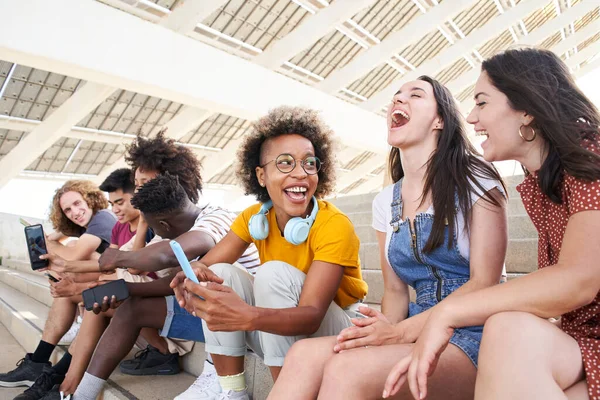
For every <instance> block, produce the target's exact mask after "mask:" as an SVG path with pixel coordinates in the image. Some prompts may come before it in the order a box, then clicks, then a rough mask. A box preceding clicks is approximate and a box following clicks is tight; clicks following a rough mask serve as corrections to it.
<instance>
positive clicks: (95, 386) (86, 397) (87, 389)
mask: <svg viewBox="0 0 600 400" xmlns="http://www.w3.org/2000/svg"><path fill="white" fill-rule="evenodd" d="M105 382H106V381H105V380H104V379H100V378H98V377H95V376H94V375H91V374H88V373H87V372H86V373H85V374H84V375H83V379H82V380H81V382H79V386H77V389H76V390H75V393H74V394H73V396H72V397H74V398H76V399H79V400H96V397H98V395H99V394H100V392H101V391H102V389H103V388H104V383H105Z"/></svg>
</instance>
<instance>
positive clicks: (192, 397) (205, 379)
mask: <svg viewBox="0 0 600 400" xmlns="http://www.w3.org/2000/svg"><path fill="white" fill-rule="evenodd" d="M222 392H223V391H222V390H221V385H220V384H219V377H218V376H217V371H216V370H215V367H214V366H213V365H212V364H210V363H209V362H207V361H204V370H203V371H202V375H200V376H199V377H198V379H196V381H195V382H194V383H192V386H190V387H189V388H188V390H186V391H185V392H183V393H181V394H180V395H179V396H177V397H175V399H173V400H196V399H202V400H218V399H220V395H221V393H222Z"/></svg>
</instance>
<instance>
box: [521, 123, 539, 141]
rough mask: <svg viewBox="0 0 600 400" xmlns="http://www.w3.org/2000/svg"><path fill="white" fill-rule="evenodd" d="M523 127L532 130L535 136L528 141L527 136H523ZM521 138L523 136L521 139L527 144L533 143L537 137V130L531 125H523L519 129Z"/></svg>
mask: <svg viewBox="0 0 600 400" xmlns="http://www.w3.org/2000/svg"><path fill="white" fill-rule="evenodd" d="M523 127H526V128H529V129H531V131H532V132H533V136H532V137H531V139H527V138H526V137H525V135H523V132H521V128H523ZM519 136H521V139H523V140H524V141H526V142H533V141H534V140H535V138H536V136H537V132H536V131H535V129H534V128H533V127H531V126H529V125H521V126H520V127H519Z"/></svg>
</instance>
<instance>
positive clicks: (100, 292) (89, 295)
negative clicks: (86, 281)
mask: <svg viewBox="0 0 600 400" xmlns="http://www.w3.org/2000/svg"><path fill="white" fill-rule="evenodd" d="M81 296H82V297H83V305H84V306H85V309H86V310H88V311H91V310H92V308H93V307H94V303H98V304H102V299H104V297H105V296H106V297H108V300H109V301H110V298H111V297H112V296H115V297H116V298H117V301H122V300H125V299H126V298H128V297H129V289H127V284H126V283H125V280H124V279H118V280H116V281H112V282H108V283H105V284H104V285H100V286H96V287H94V288H91V289H86V290H84V291H83V292H82V293H81Z"/></svg>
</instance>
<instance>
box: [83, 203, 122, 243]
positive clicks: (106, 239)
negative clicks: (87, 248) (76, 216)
mask: <svg viewBox="0 0 600 400" xmlns="http://www.w3.org/2000/svg"><path fill="white" fill-rule="evenodd" d="M116 223H117V217H116V216H115V214H113V212H112V211H110V210H100V211H98V212H97V213H96V214H94V216H93V217H92V219H91V220H90V223H89V224H88V226H87V228H86V230H85V232H84V233H87V234H88V235H94V236H96V237H98V238H100V240H101V242H100V246H98V248H97V249H96V251H97V252H98V253H100V254H102V253H103V252H104V250H106V249H107V248H108V247H109V246H110V236H111V234H112V229H113V227H114V226H115V224H116Z"/></svg>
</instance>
